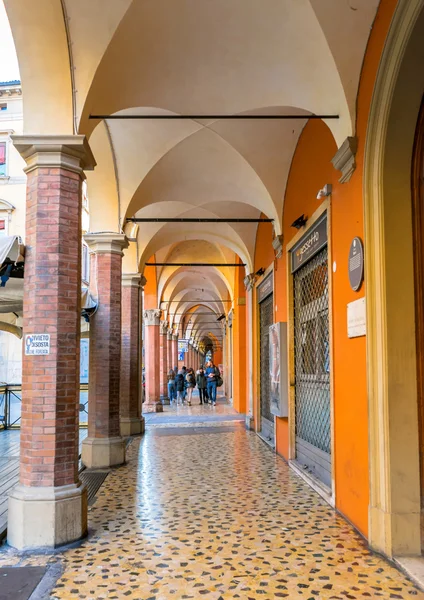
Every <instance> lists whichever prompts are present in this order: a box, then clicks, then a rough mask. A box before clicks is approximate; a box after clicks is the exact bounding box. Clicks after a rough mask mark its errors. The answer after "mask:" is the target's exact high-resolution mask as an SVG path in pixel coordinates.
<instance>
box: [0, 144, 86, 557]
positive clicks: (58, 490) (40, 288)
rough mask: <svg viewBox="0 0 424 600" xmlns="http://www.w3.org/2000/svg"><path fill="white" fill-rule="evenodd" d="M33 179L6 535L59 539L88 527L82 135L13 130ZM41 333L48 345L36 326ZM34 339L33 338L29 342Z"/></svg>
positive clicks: (23, 540)
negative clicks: (82, 387)
mask: <svg viewBox="0 0 424 600" xmlns="http://www.w3.org/2000/svg"><path fill="white" fill-rule="evenodd" d="M13 141H14V143H15V146H16V148H17V149H18V151H19V152H20V153H21V155H22V157H23V158H24V159H25V161H26V163H27V166H26V169H25V171H26V173H27V175H28V180H27V202H26V257H25V280H24V311H23V313H24V322H23V333H24V355H23V362H22V419H21V442H20V443H21V453H20V477H19V483H18V485H17V486H16V487H15V488H14V489H13V490H12V492H11V493H10V495H9V514H8V531H7V535H8V542H9V544H10V545H11V546H14V547H15V548H18V549H20V550H29V549H31V548H37V547H38V548H54V547H55V546H57V545H59V544H66V543H69V542H72V541H75V540H77V539H79V538H81V537H82V536H84V535H85V534H86V533H87V494H86V490H85V488H84V487H83V486H82V485H81V483H80V481H79V478H78V409H79V360H80V326H81V325H80V320H81V316H80V315H81V183H82V179H83V177H84V174H83V168H86V169H87V168H93V166H94V164H95V162H94V159H93V156H92V154H91V151H90V148H89V146H88V144H87V142H86V139H85V137H84V136H80V135H78V136H53V135H49V136H33V135H31V136H13ZM36 335H39V336H44V339H41V338H39V339H38V343H44V344H45V347H44V348H43V353H42V354H35V352H36V351H37V350H41V348H40V346H38V347H37V346H36V345H35V344H36V343H37V341H36V340H34V337H33V336H36ZM31 340H32V342H33V344H31Z"/></svg>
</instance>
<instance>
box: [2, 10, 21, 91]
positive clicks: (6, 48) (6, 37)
mask: <svg viewBox="0 0 424 600" xmlns="http://www.w3.org/2000/svg"><path fill="white" fill-rule="evenodd" d="M12 79H20V75H19V65H18V59H17V57H16V51H15V44H14V43H13V37H12V32H11V31H10V26H9V21H8V18H7V15H6V9H5V8H4V4H3V0H0V81H11V80H12Z"/></svg>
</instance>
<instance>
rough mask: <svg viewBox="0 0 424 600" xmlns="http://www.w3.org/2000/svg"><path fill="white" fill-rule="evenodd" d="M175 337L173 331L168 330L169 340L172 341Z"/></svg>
mask: <svg viewBox="0 0 424 600" xmlns="http://www.w3.org/2000/svg"><path fill="white" fill-rule="evenodd" d="M173 335H174V333H173V331H172V329H168V340H172V339H173Z"/></svg>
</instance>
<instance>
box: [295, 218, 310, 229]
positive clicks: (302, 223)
mask: <svg viewBox="0 0 424 600" xmlns="http://www.w3.org/2000/svg"><path fill="white" fill-rule="evenodd" d="M307 220H308V217H305V215H301V216H300V217H298V218H297V219H296V221H293V223H292V224H291V227H294V228H295V229H301V228H302V227H304V226H305V225H306V222H307Z"/></svg>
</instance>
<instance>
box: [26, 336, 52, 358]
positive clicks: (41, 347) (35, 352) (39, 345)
mask: <svg viewBox="0 0 424 600" xmlns="http://www.w3.org/2000/svg"><path fill="white" fill-rule="evenodd" d="M41 354H50V334H49V333H30V334H28V335H26V336H25V355H26V356H39V355H41Z"/></svg>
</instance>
